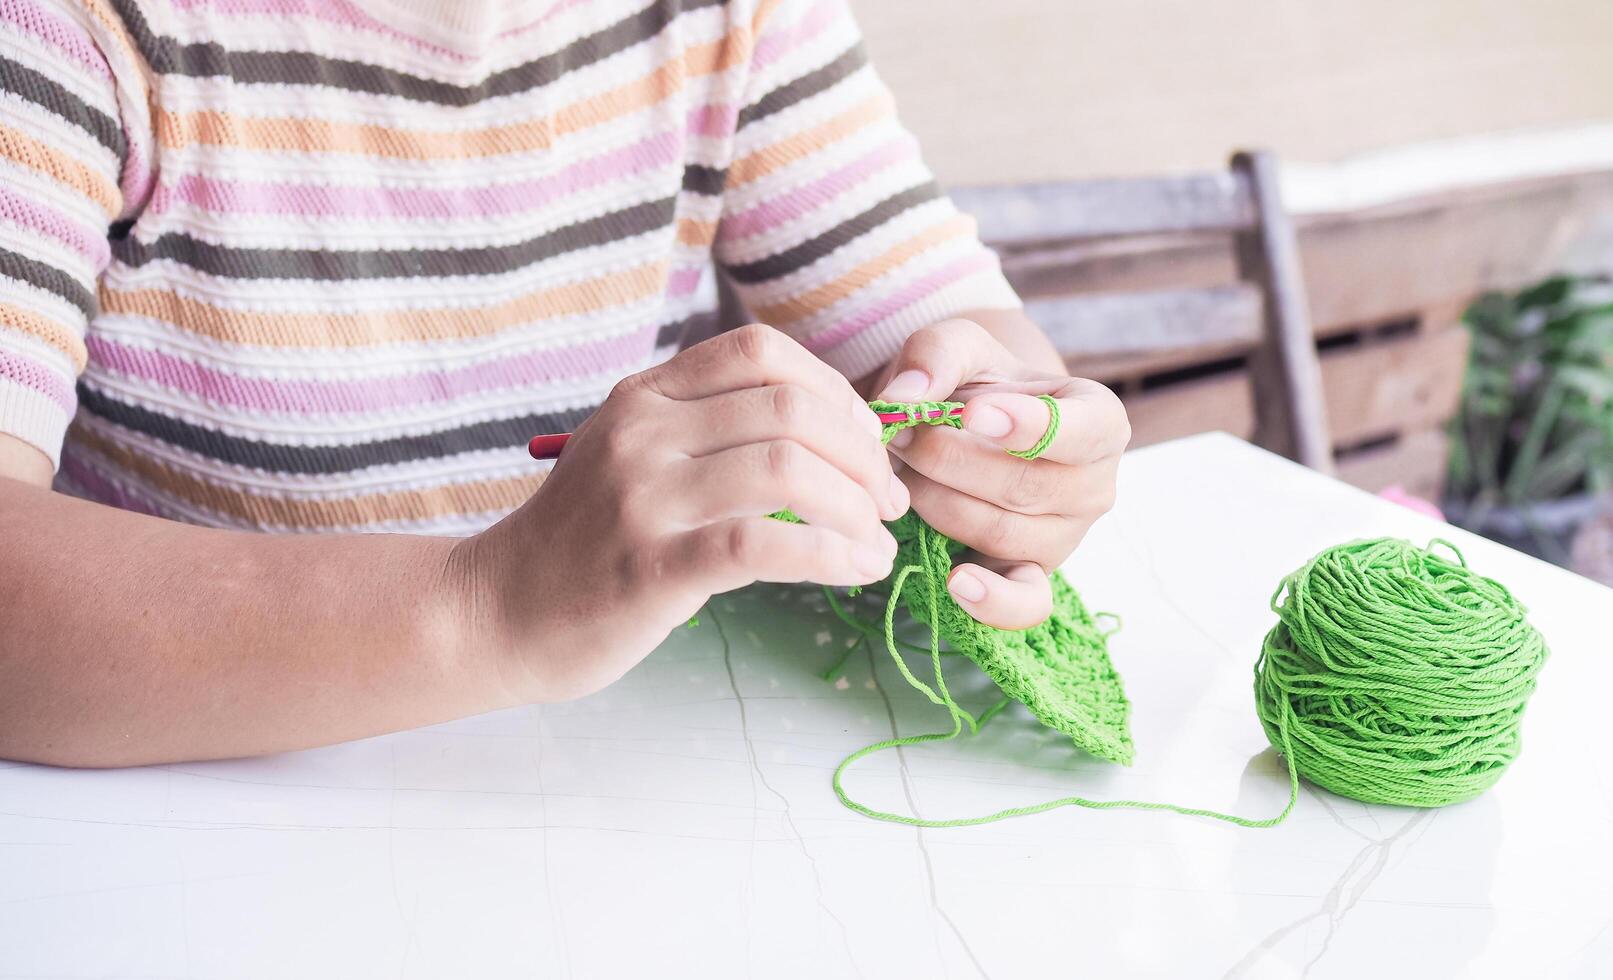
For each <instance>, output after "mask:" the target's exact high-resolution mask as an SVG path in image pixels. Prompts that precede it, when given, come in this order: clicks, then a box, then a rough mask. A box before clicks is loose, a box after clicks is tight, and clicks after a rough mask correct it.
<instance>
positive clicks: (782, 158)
mask: <svg viewBox="0 0 1613 980" xmlns="http://www.w3.org/2000/svg"><path fill="white" fill-rule="evenodd" d="M895 115H896V100H895V99H894V98H893V97H892V96H891V94H890V93H889V92H888V91H881V92H879V93H877V94H875V95H871V96H869V97H868V98H867V99H864V100H863V101H862V102H860V103H858V104H857V105H856V106H854V107H852V108H851V109H849V110H847V111H846V112H842V113H841V114H840V115H838V116H835V117H834V118H833V119H830V120H829V121H828V122H825V123H822V124H820V125H818V126H814V127H813V128H811V129H809V130H807V131H805V132H802V133H796V134H795V135H794V136H791V137H789V138H788V139H783V140H780V141H778V142H777V143H774V144H772V145H771V146H765V147H763V148H762V149H760V150H757V151H756V152H755V153H752V154H750V155H749V156H745V157H741V158H739V159H738V160H735V161H734V163H733V165H732V166H730V167H729V168H728V186H729V187H742V186H744V185H745V184H748V183H750V182H751V181H754V180H758V179H760V178H762V177H765V176H767V175H768V174H770V173H772V172H773V171H775V170H778V169H779V168H781V167H783V166H786V165H787V164H791V163H794V162H795V161H797V160H799V159H801V158H802V157H804V156H807V155H809V154H811V153H815V152H817V151H818V150H821V149H822V148H824V147H825V146H829V145H831V144H833V143H835V142H837V141H839V140H843V139H845V138H846V137H847V136H850V135H851V134H852V133H855V132H856V131H857V130H859V129H862V128H863V127H864V126H868V125H870V124H872V123H875V122H878V121H880V120H882V119H889V118H892V117H894V116H895Z"/></svg>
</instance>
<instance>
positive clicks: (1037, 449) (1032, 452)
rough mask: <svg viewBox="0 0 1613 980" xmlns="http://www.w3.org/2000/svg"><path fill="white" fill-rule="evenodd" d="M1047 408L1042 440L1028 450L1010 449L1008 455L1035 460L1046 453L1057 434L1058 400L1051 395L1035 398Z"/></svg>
mask: <svg viewBox="0 0 1613 980" xmlns="http://www.w3.org/2000/svg"><path fill="white" fill-rule="evenodd" d="M1036 397H1038V398H1040V399H1041V400H1042V403H1043V404H1045V405H1046V406H1047V416H1048V417H1047V429H1046V430H1045V431H1044V432H1043V433H1042V438H1040V439H1038V440H1036V445H1034V446H1032V447H1030V448H1029V449H1024V450H1019V449H1010V450H1008V455H1010V456H1018V457H1019V458H1020V459H1035V458H1036V457H1038V456H1040V455H1042V454H1043V453H1045V452H1047V447H1048V446H1051V445H1053V439H1054V437H1056V436H1057V435H1058V434H1059V400H1058V399H1057V398H1054V397H1053V396H1052V395H1038V396H1036Z"/></svg>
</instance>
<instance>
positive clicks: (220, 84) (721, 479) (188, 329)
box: [0, 0, 1128, 765]
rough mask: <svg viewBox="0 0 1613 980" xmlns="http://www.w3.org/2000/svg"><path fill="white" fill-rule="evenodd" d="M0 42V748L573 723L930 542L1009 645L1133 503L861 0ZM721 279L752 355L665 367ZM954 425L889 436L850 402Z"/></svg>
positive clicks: (231, 13) (354, 2)
mask: <svg viewBox="0 0 1613 980" xmlns="http://www.w3.org/2000/svg"><path fill="white" fill-rule="evenodd" d="M0 9H3V10H4V16H3V34H0V39H3V41H4V49H3V51H0V55H3V61H0V79H3V81H4V87H5V89H6V93H7V97H6V99H5V101H4V106H3V109H0V112H3V116H0V281H3V283H4V293H3V294H0V595H3V596H5V599H4V606H3V614H0V755H4V756H7V757H10V758H15V759H26V760H33V761H40V762H48V763H56V764H64V765H126V764H137V763H145V762H153V761H164V760H175V759H189V758H204V757H217V756H232V755H242V754H250V753H258V752H267V751H275V750H280V749H287V748H295V747H301V746H309V745H315V744H321V743H327V742H332V741H337V740H342V739H349V738H356V737H360V736H365V735H371V734H375V733H379V732H383V731H389V730H395V729H398V728H403V727H408V726H415V725H421V724H426V723H430V722H436V721H441V720H444V719H448V718H452V717H457V716H463V715H466V714H471V713H475V712H480V711H486V710H491V709H494V708H499V707H504V706H509V705H514V704H521V703H528V702H533V701H543V700H553V699H559V698H570V697H577V696H581V695H583V694H586V693H588V692H590V691H593V690H596V689H598V688H599V687H601V686H603V685H605V684H608V683H610V682H611V681H612V680H614V679H615V678H617V677H619V676H620V675H621V674H622V673H623V672H625V671H626V670H627V669H628V668H630V667H632V666H633V665H634V664H636V663H637V662H638V661H639V660H641V659H642V658H643V657H644V656H645V655H646V654H647V653H648V652H649V651H650V650H651V649H653V648H654V646H655V645H656V644H657V643H658V642H659V641H660V640H661V639H662V638H663V637H665V636H666V634H667V633H668V631H669V630H671V629H672V628H674V627H675V626H677V625H679V624H681V623H683V622H684V621H685V620H686V619H688V617H689V616H690V615H692V614H693V613H695V612H696V610H697V609H698V608H699V607H700V606H701V604H702V603H704V602H705V601H706V599H707V598H709V597H710V596H711V595H712V594H714V593H717V592H722V591H725V590H729V589H734V588H738V587H740V586H743V585H745V584H747V583H750V582H753V581H758V580H764V581H789V582H794V581H812V582H819V583H824V584H828V585H838V586H849V585H857V584H863V583H869V582H873V581H877V580H879V579H881V578H883V577H884V576H886V575H887V574H888V573H889V572H890V566H891V560H892V557H893V555H894V551H895V546H894V542H893V541H892V539H891V538H890V535H889V534H888V533H887V532H886V531H885V529H884V527H883V526H882V524H881V520H889V519H892V518H894V517H896V516H898V515H899V514H901V513H902V512H904V511H905V510H906V509H907V508H908V507H909V506H912V507H914V508H916V509H917V511H918V512H919V514H920V515H922V516H923V517H924V518H926V519H927V520H928V521H929V522H930V523H932V524H933V525H934V526H935V527H936V528H937V529H939V530H940V531H942V532H943V533H946V534H948V535H951V536H952V537H954V538H957V539H958V540H960V541H963V542H965V543H966V544H968V545H970V546H971V547H973V548H975V549H976V551H977V557H976V558H974V559H972V560H970V561H968V562H966V563H964V564H961V565H960V566H959V567H958V568H957V569H955V570H954V572H953V574H952V576H951V578H950V580H949V585H948V587H949V589H950V591H951V593H952V594H953V596H955V597H956V598H957V599H958V601H959V602H960V603H961V604H963V606H964V607H965V608H966V609H968V610H969V611H970V612H971V613H972V614H974V615H975V616H976V617H977V618H979V619H980V620H982V621H984V622H988V623H992V624H993V625H997V626H1002V627H1005V628H1015V627H1022V626H1026V625H1030V624H1032V623H1035V622H1037V621H1039V620H1040V619H1041V618H1043V617H1044V616H1045V615H1046V612H1047V609H1048V603H1049V598H1048V594H1049V593H1048V585H1047V579H1046V575H1045V570H1046V569H1051V568H1053V567H1055V566H1056V565H1058V564H1059V563H1060V562H1062V561H1063V560H1064V558H1065V557H1066V556H1067V555H1068V554H1069V552H1070V551H1071V550H1072V549H1073V548H1074V547H1075V545H1076V544H1077V542H1078V541H1079V540H1080V538H1081V536H1082V534H1083V533H1084V532H1085V529H1086V528H1087V526H1088V525H1089V524H1090V523H1091V521H1092V520H1093V519H1094V518H1095V517H1096V516H1097V515H1098V514H1100V513H1102V512H1103V511H1104V510H1105V509H1106V508H1107V507H1108V506H1109V504H1110V502H1111V500H1112V496H1113V488H1114V473H1115V463H1116V459H1117V458H1118V455H1119V453H1120V451H1121V449H1122V448H1123V447H1124V445H1125V442H1126V439H1127V437H1128V429H1127V426H1126V422H1125V416H1124V412H1123V411H1122V410H1121V409H1120V407H1119V404H1118V402H1117V401H1116V400H1115V399H1114V397H1113V396H1112V395H1111V394H1110V393H1109V392H1108V391H1107V390H1105V389H1104V388H1102V387H1101V386H1099V385H1096V384H1093V383H1090V382H1086V381H1082V380H1079V379H1074V378H1069V377H1067V376H1066V372H1065V369H1064V367H1063V365H1062V362H1061V361H1060V359H1059V358H1058V357H1057V355H1056V354H1055V353H1054V351H1053V349H1052V347H1051V345H1050V344H1049V343H1048V341H1047V340H1046V338H1045V337H1044V336H1043V335H1042V334H1041V333H1040V332H1039V331H1038V330H1037V329H1036V328H1035V327H1034V326H1033V325H1032V324H1031V323H1030V322H1029V321H1028V320H1027V319H1026V318H1025V316H1024V315H1023V313H1022V312H1021V311H1020V309H1019V303H1018V301H1017V299H1016V298H1015V296H1014V295H1013V292H1012V291H1011V290H1010V288H1009V287H1008V285H1007V284H1006V283H1005V282H1004V280H1003V279H1002V276H1001V274H1000V271H999V270H998V267H997V264H996V262H995V259H994V258H993V257H992V255H991V254H990V253H989V252H988V251H986V250H985V249H984V248H982V246H981V245H980V244H979V242H978V241H977V240H976V238H975V236H974V232H973V226H972V224H971V223H970V222H969V220H968V219H967V218H965V217H963V216H961V215H959V214H958V213H957V212H956V211H955V210H954V209H953V207H952V206H951V205H950V203H949V202H948V201H947V199H946V197H945V196H944V195H943V194H942V193H941V191H940V190H939V189H938V188H937V187H936V185H935V183H934V181H933V180H932V179H931V177H930V175H929V173H928V172H927V171H926V169H925V168H924V166H923V164H922V162H921V161H920V159H919V156H918V153H917V148H916V146H915V144H914V141H913V140H912V138H911V137H910V136H909V135H908V134H907V133H906V132H905V131H904V130H903V129H902V128H901V126H900V125H899V123H898V122H897V120H896V116H895V114H894V108H893V105H892V100H891V97H890V94H889V93H888V91H887V90H886V89H885V88H884V87H883V86H882V85H881V83H880V82H879V80H878V78H877V77H876V75H875V74H874V72H873V70H872V69H871V68H870V67H869V66H868V64H867V61H866V58H865V55H864V52H863V47H862V44H861V41H860V38H859V36H858V33H857V29H856V26H855V24H854V23H853V21H852V19H851V17H850V15H849V14H848V12H847V11H846V9H845V8H844V6H843V3H842V2H841V0H730V2H726V3H722V2H717V0H542V2H526V3H497V2H493V0H476V2H465V3H448V2H443V3H430V2H426V0H338V2H334V3H326V2H319V0H149V2H146V0H0ZM718 274H720V275H721V276H723V277H724V278H725V279H726V280H727V281H728V282H730V283H732V284H733V286H734V287H735V289H736V290H737V293H738V295H739V298H740V299H741V300H742V301H743V303H744V305H745V307H746V308H747V309H748V310H749V311H750V312H751V314H752V315H753V316H754V317H756V319H757V320H759V321H761V324H766V326H763V325H760V324H758V325H752V326H750V327H746V328H743V329H740V330H737V331H731V332H728V333H724V334H721V335H719V336H717V337H715V338H713V339H711V340H708V341H706V342H704V343H700V344H696V345H694V346H692V347H689V349H687V350H685V351H683V352H682V353H675V352H676V351H678V350H679V348H680V346H681V344H682V342H683V341H684V340H685V338H686V337H689V336H691V335H695V334H698V333H700V332H701V331H703V330H706V329H708V327H709V324H710V321H711V318H712V316H713V312H714V309H715V298H714V297H715V289H714V282H715V278H716V276H717V275H718ZM1042 393H1047V394H1053V395H1055V396H1057V397H1058V398H1059V399H1060V405H1061V408H1062V416H1063V419H1064V423H1063V426H1062V428H1061V430H1060V432H1059V435H1058V438H1057V440H1056V441H1055V442H1054V444H1053V445H1052V446H1051V447H1050V448H1049V450H1048V451H1047V452H1046V454H1045V455H1044V456H1043V457H1042V458H1040V459H1037V460H1035V461H1029V462H1027V461H1024V460H1020V459H1018V458H1016V457H1014V456H1011V455H1009V454H1008V453H1006V452H1004V451H1003V450H1004V449H1005V448H1006V449H1021V450H1023V449H1026V448H1028V447H1030V446H1031V445H1033V444H1035V443H1036V442H1037V441H1038V439H1039V438H1040V437H1041V435H1042V434H1043V432H1044V431H1045V430H1046V429H1047V427H1048V424H1049V411H1048V409H1047V407H1046V406H1045V404H1044V403H1043V402H1042V401H1040V400H1039V399H1037V398H1036V397H1034V395H1036V394H1042ZM955 394H958V395H960V396H963V397H966V398H968V403H969V404H968V409H967V411H966V414H965V416H964V421H965V424H964V428H963V430H961V431H960V430H954V429H949V428H944V427H921V429H918V430H912V431H910V432H908V433H904V434H903V438H899V439H898V440H896V441H895V442H893V444H892V446H891V452H890V453H889V454H887V453H886V452H885V451H884V450H882V449H881V448H880V446H879V443H878V441H877V438H876V436H877V431H878V427H877V424H876V421H875V419H874V418H873V416H872V414H871V413H870V412H869V411H868V409H867V407H866V404H865V402H864V399H865V398H868V397H872V396H876V395H877V396H878V397H880V398H883V399H886V400H892V401H919V400H926V399H942V398H947V397H951V396H953V395H955ZM579 424H580V425H579ZM574 426H577V427H578V432H577V435H576V437H575V438H574V439H573V440H572V442H571V443H570V445H569V446H568V448H567V450H566V453H565V457H564V460H563V462H561V463H560V464H559V465H558V466H557V467H556V468H555V469H554V470H553V475H552V478H550V479H548V480H545V479H544V476H545V473H544V468H543V467H541V466H539V465H538V464H535V463H533V462H532V461H531V460H530V459H528V458H526V457H525V455H524V453H523V451H522V447H523V446H524V444H525V441H526V439H527V438H528V437H529V436H531V435H533V434H536V433H538V432H543V431H562V430H565V429H569V428H572V427H574ZM893 457H894V461H893ZM893 465H894V468H895V469H894V472H893ZM53 484H54V489H52V486H53ZM781 507H789V508H791V509H793V510H794V511H796V512H797V513H799V514H800V515H801V516H802V517H803V518H805V519H806V521H807V523H806V524H804V525H792V524H785V523H782V522H778V521H772V520H768V519H767V518H766V517H765V516H764V515H766V514H768V513H770V512H772V511H775V510H777V509H779V508H781ZM263 532H317V533H302V534H281V533H263ZM366 532H389V533H366Z"/></svg>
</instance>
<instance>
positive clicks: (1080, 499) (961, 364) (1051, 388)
mask: <svg viewBox="0 0 1613 980" xmlns="http://www.w3.org/2000/svg"><path fill="white" fill-rule="evenodd" d="M881 380H882V382H883V384H882V385H881V386H879V387H878V388H877V389H876V390H878V392H879V394H878V395H877V397H878V398H880V399H881V400H884V401H893V402H915V401H939V400H956V401H963V402H964V403H965V408H964V410H963V428H962V429H961V430H959V429H954V428H951V427H950V426H941V425H934V426H932V425H920V426H915V427H913V428H911V429H906V430H904V431H902V432H900V433H898V434H897V435H896V437H895V438H894V439H892V440H891V442H890V449H891V452H892V453H893V454H894V455H895V456H896V458H897V459H898V460H900V461H901V463H902V464H905V465H903V466H901V467H900V468H899V470H898V475H899V476H900V478H901V479H902V482H904V483H905V484H906V485H907V488H908V490H909V491H910V492H911V494H912V497H913V507H914V509H915V510H917V511H918V513H919V516H921V517H923V518H924V519H925V520H926V521H928V522H929V523H930V526H932V527H934V528H935V529H936V530H937V531H940V532H941V533H942V534H945V535H946V536H947V537H950V538H952V539H954V540H956V541H961V542H962V543H964V544H966V545H968V546H969V547H970V548H972V549H974V551H975V552H976V555H975V556H974V558H975V560H973V561H966V562H964V563H962V564H959V565H958V566H957V567H956V568H954V569H953V571H952V574H951V576H950V577H949V578H948V580H947V588H948V591H950V592H951V594H952V597H953V598H954V599H956V600H957V601H958V604H959V605H961V606H962V607H963V608H964V609H966V610H968V612H969V613H970V615H972V616H974V617H975V618H976V619H978V620H979V621H981V622H983V623H986V624H988V625H991V626H996V627H998V628H1001V629H1023V628H1026V627H1030V626H1034V625H1036V624H1037V623H1040V622H1041V621H1042V620H1044V619H1046V618H1047V615H1048V613H1049V611H1050V610H1051V609H1052V592H1051V589H1050V587H1049V585H1048V579H1047V575H1048V573H1049V572H1051V571H1052V570H1054V569H1056V568H1058V566H1059V565H1061V564H1062V563H1063V562H1064V560H1065V559H1066V558H1068V557H1069V556H1070V553H1071V552H1073V551H1074V550H1075V548H1076V546H1077V545H1078V544H1080V543H1081V539H1082V538H1083V537H1084V536H1085V535H1086V532H1087V529H1088V528H1089V527H1091V526H1092V523H1093V521H1095V520H1097V519H1098V518H1099V517H1100V516H1102V515H1103V514H1104V513H1105V512H1107V511H1108V510H1109V508H1110V507H1111V506H1113V505H1114V499H1115V475H1116V471H1117V469H1118V465H1119V462H1120V453H1121V451H1122V450H1124V449H1125V448H1126V443H1127V442H1129V441H1130V439H1131V426H1130V424H1129V423H1128V422H1127V420H1126V410H1125V408H1124V407H1122V406H1121V404H1120V399H1119V398H1117V397H1115V395H1114V393H1113V392H1111V391H1110V390H1109V389H1108V388H1106V387H1104V386H1103V385H1101V384H1098V383H1097V382H1095V381H1088V380H1086V379H1083V378H1071V377H1066V376H1063V375H1058V374H1050V373H1048V372H1045V371H1039V370H1036V369H1034V368H1031V367H1029V366H1027V365H1025V364H1024V363H1022V362H1021V361H1020V360H1019V359H1018V358H1017V357H1015V356H1014V354H1012V353H1011V352H1010V351H1009V350H1008V349H1007V348H1005V347H1004V346H1003V345H1002V344H1000V343H999V342H998V341H997V340H996V338H994V337H993V336H992V335H991V334H990V333H988V332H987V331H986V330H985V329H984V328H983V327H981V326H980V325H979V324H977V323H975V322H974V321H972V320H946V321H944V322H941V323H938V324H935V325H934V326H930V327H926V328H924V329H922V330H919V331H918V332H917V333H914V334H913V335H912V336H911V337H909V338H908V339H907V342H906V344H905V345H903V347H902V350H901V352H900V353H899V354H897V355H896V357H895V358H894V359H893V360H892V362H891V364H890V366H889V367H888V368H887V369H886V370H885V371H884V372H883V373H882V376H881ZM1038 395H1050V396H1052V397H1054V398H1056V399H1058V403H1059V414H1060V418H1061V421H1060V425H1059V430H1058V434H1057V436H1056V437H1055V438H1054V439H1053V442H1052V443H1051V444H1050V445H1049V446H1048V447H1047V448H1046V449H1045V450H1044V451H1043V452H1042V454H1041V455H1040V456H1039V457H1038V458H1036V459H1034V460H1027V459H1021V458H1020V457H1018V456H1012V455H1010V454H1009V453H1008V452H1007V451H1006V450H1016V451H1020V452H1025V451H1028V450H1030V449H1031V448H1032V447H1034V446H1035V445H1036V443H1037V442H1039V441H1040V440H1041V438H1042V435H1043V433H1045V432H1046V431H1047V427H1048V423H1049V416H1050V412H1049V409H1048V406H1047V404H1046V403H1045V402H1043V401H1042V400H1041V399H1040V398H1038V397H1037V396H1038Z"/></svg>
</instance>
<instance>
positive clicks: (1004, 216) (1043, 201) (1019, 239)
mask: <svg viewBox="0 0 1613 980" xmlns="http://www.w3.org/2000/svg"><path fill="white" fill-rule="evenodd" d="M951 196H952V200H953V201H954V202H955V203H956V204H957V205H958V207H959V208H961V209H963V210H964V211H967V212H969V213H970V214H972V215H974V217H975V219H976V220H977V221H979V222H980V237H981V238H982V239H983V240H985V241H986V242H987V243H988V244H991V245H998V246H1004V245H1006V246H1013V245H1019V244H1023V243H1027V242H1040V241H1049V240H1057V239H1079V238H1106V237H1111V236H1120V235H1157V234H1167V233H1171V232H1184V231H1234V230H1237V229H1241V228H1247V227H1248V226H1249V225H1250V223H1251V222H1252V221H1253V210H1252V209H1251V207H1250V203H1249V195H1248V192H1247V190H1246V189H1245V187H1244V185H1243V183H1242V181H1240V180H1239V179H1238V178H1236V177H1235V176H1234V175H1233V174H1231V173H1213V174H1193V175H1188V176H1181V177H1160V178H1135V179H1129V180H1090V181H1079V182H1071V183H1052V184H1016V185H1010V186H996V187H958V188H953V189H952V191H951Z"/></svg>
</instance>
